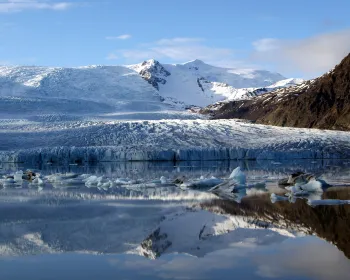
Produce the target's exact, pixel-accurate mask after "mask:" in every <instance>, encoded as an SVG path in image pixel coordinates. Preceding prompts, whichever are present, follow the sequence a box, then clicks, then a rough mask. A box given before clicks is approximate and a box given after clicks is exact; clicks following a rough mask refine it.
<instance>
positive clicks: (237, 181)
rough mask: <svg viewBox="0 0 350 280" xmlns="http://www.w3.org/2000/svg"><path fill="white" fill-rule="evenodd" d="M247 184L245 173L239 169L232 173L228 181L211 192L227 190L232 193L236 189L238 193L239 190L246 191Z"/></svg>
mask: <svg viewBox="0 0 350 280" xmlns="http://www.w3.org/2000/svg"><path fill="white" fill-rule="evenodd" d="M246 183H247V179H246V175H245V174H244V172H243V171H242V170H241V168H240V167H237V168H236V169H234V170H233V171H232V173H231V175H230V177H229V178H228V179H227V180H225V181H224V182H222V183H220V184H218V185H216V186H214V187H213V188H211V189H210V190H209V191H210V192H213V191H216V190H218V189H221V190H222V189H226V190H231V191H233V190H234V189H235V190H236V191H237V190H239V189H245V188H246V187H247V186H246Z"/></svg>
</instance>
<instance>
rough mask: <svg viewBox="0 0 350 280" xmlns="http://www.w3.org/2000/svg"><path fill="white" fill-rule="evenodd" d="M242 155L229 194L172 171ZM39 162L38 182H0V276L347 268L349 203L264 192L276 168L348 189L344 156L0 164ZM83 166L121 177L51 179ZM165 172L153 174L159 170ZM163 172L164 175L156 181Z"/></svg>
mask: <svg viewBox="0 0 350 280" xmlns="http://www.w3.org/2000/svg"><path fill="white" fill-rule="evenodd" d="M237 166H240V167H241V168H242V169H243V170H244V172H245V174H246V175H247V183H248V184H255V183H261V182H264V183H265V187H264V188H262V189H261V188H260V189H259V188H257V189H251V190H249V191H246V192H245V193H244V195H242V197H240V198H239V199H236V198H235V197H232V198H230V199H221V198H220V197H216V196H214V195H212V194H209V193H208V192H207V190H204V189H203V190H202V189H195V190H192V189H190V190H183V189H181V188H179V186H177V185H174V184H173V183H172V182H173V181H174V180H175V179H181V180H188V181H191V180H196V179H198V178H200V177H202V178H203V177H204V178H210V177H211V176H215V177H217V178H227V177H228V176H229V174H230V173H231V171H232V170H233V169H234V168H236V167H237ZM26 169H31V170H34V171H35V172H40V173H41V178H42V179H43V184H41V185H36V184H28V183H27V182H23V183H22V184H15V185H7V186H4V185H3V186H1V187H0V188H1V189H0V276H1V279H24V278H26V279H98V278H103V279H116V278H117V279H232V277H233V276H234V277H235V278H237V279H266V278H279V279H347V277H348V275H349V272H350V261H349V258H350V205H337V206H329V205H328V206H317V207H310V206H309V205H308V204H307V203H306V199H304V198H298V199H296V200H295V201H281V202H277V203H272V201H271V199H270V194H271V193H272V192H273V193H275V192H278V190H280V188H278V187H277V184H276V182H277V180H278V179H280V178H284V177H286V176H287V175H289V174H291V173H293V172H296V171H304V172H309V173H313V174H316V175H317V176H318V177H321V178H322V179H324V180H326V181H327V182H329V183H330V184H331V185H336V186H337V187H333V188H330V189H329V190H327V191H326V192H324V193H323V194H318V196H319V199H342V200H349V199H350V187H349V189H348V187H341V186H342V185H346V184H350V160H349V161H347V160H343V161H338V160H318V161H317V160H313V161H305V160H295V161H285V162H283V161H281V162H277V161H219V162H216V161H212V162H181V163H178V164H177V165H175V166H174V164H173V163H170V162H158V163H157V162H129V163H99V164H96V165H85V166H84V165H82V166H80V165H70V166H53V165H42V166H25V165H23V166H22V165H16V164H2V165H0V173H1V175H3V176H6V175H9V174H13V173H14V172H16V171H18V170H26ZM57 173H60V174H66V173H71V174H72V173H74V174H88V175H89V176H102V175H103V176H104V177H105V178H106V179H107V178H109V179H111V180H113V181H116V180H120V181H123V180H124V181H123V182H126V181H127V180H126V179H128V180H129V181H127V183H125V184H123V185H118V184H117V185H114V186H113V187H107V188H103V187H100V188H97V187H94V186H90V187H87V186H86V185H85V184H84V183H81V182H77V181H74V182H72V181H64V180H63V181H55V182H52V180H51V181H50V180H48V179H47V178H48V177H46V176H49V175H52V174H57ZM161 177H163V179H162V180H160V178H161ZM164 180H165V181H166V182H163V181H164Z"/></svg>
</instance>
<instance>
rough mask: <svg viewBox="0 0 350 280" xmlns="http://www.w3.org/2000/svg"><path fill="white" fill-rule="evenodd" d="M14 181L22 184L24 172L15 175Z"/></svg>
mask: <svg viewBox="0 0 350 280" xmlns="http://www.w3.org/2000/svg"><path fill="white" fill-rule="evenodd" d="M13 177H14V180H15V181H16V182H22V181H23V178H22V177H23V171H17V172H16V173H15V174H14V176H13Z"/></svg>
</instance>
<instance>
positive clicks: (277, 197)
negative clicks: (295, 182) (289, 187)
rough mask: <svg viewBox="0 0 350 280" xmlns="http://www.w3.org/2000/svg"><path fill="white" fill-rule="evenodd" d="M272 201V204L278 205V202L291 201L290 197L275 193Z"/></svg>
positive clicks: (271, 197) (272, 195)
mask: <svg viewBox="0 0 350 280" xmlns="http://www.w3.org/2000/svg"><path fill="white" fill-rule="evenodd" d="M270 199H271V202H272V203H276V202H278V201H289V198H288V197H286V196H281V195H277V194H274V193H272V194H271V196H270Z"/></svg>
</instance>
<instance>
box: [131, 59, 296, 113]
mask: <svg viewBox="0 0 350 280" xmlns="http://www.w3.org/2000/svg"><path fill="white" fill-rule="evenodd" d="M128 67H129V68H130V69H133V70H135V71H137V72H138V73H139V74H140V75H141V76H142V77H143V78H144V79H145V80H146V81H148V82H149V83H150V84H151V85H152V86H153V87H154V88H155V89H157V91H158V92H159V94H160V95H161V96H162V97H164V98H165V100H169V99H170V100H173V99H176V100H178V101H182V102H184V103H185V104H187V105H196V106H206V105H209V104H212V103H215V102H217V101H223V100H226V99H228V100H237V99H246V98H250V97H252V96H256V95H257V94H258V91H256V90H257V89H261V88H262V89H261V92H267V91H269V90H270V89H269V88H268V89H267V88H266V89H265V87H269V86H270V87H274V86H273V84H274V83H276V82H278V81H281V80H283V81H284V79H285V78H284V77H283V76H282V75H280V74H278V73H272V72H269V71H264V70H252V69H230V68H222V67H216V66H211V65H209V64H206V63H204V62H203V61H201V60H193V61H190V62H187V63H184V64H161V63H159V62H158V61H156V60H153V59H152V60H148V61H144V62H143V63H141V64H136V65H129V66H128ZM295 81H297V80H295ZM288 82H289V83H290V84H293V80H292V79H288ZM288 82H281V83H280V84H278V85H276V86H278V87H282V86H283V84H285V85H286V86H289V84H288Z"/></svg>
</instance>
